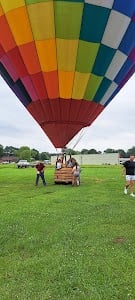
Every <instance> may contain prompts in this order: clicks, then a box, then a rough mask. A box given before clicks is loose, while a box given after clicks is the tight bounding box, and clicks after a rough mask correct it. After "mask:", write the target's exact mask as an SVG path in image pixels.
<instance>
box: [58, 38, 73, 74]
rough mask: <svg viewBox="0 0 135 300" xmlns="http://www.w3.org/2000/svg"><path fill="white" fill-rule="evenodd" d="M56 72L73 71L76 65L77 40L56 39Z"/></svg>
mask: <svg viewBox="0 0 135 300" xmlns="http://www.w3.org/2000/svg"><path fill="white" fill-rule="evenodd" d="M56 42H57V61H58V70H61V71H74V70H75V64H76V56H77V48H78V40H64V39H57V40H56Z"/></svg>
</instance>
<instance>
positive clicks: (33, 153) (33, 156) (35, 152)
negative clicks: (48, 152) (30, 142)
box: [31, 149, 39, 160]
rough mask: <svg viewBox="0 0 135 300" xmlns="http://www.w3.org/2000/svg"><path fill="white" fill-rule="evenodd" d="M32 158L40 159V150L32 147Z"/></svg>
mask: <svg viewBox="0 0 135 300" xmlns="http://www.w3.org/2000/svg"><path fill="white" fill-rule="evenodd" d="M31 158H33V159H35V160H38V159H39V151H38V150H36V149H31Z"/></svg>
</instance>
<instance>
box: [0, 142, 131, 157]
mask: <svg viewBox="0 0 135 300" xmlns="http://www.w3.org/2000/svg"><path fill="white" fill-rule="evenodd" d="M64 151H65V152H66V154H67V155H69V154H71V155H77V154H101V153H119V156H120V157H124V158H126V157H129V156H130V155H134V156H135V146H133V147H131V148H130V149H128V150H127V151H125V150H123V149H111V148H107V149H106V150H104V151H103V152H102V151H97V150H96V149H82V150H81V151H76V150H73V149H70V148H67V149H64ZM52 155H56V153H49V152H41V153H40V152H39V151H38V150H37V149H30V148H29V147H28V146H22V147H20V148H16V147H13V146H6V147H4V146H3V145H1V144H0V158H2V157H4V156H6V157H8V158H9V160H10V158H11V157H13V156H14V157H16V158H17V159H18V160H19V159H27V160H28V161H31V160H50V158H51V156H52Z"/></svg>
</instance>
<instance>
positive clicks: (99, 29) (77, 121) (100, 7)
mask: <svg viewBox="0 0 135 300" xmlns="http://www.w3.org/2000/svg"><path fill="white" fill-rule="evenodd" d="M134 72H135V0H130V1H129V0H85V1H84V0H61V1H60V0H54V1H53V0H25V1H24V0H14V1H9V0H1V1H0V74H1V76H2V77H3V78H4V80H5V81H6V82H7V84H8V85H9V87H10V88H11V89H12V91H13V92H14V93H15V95H16V96H17V97H18V99H19V100H20V101H21V102H22V104H23V105H24V106H25V107H26V109H27V110H28V112H29V113H30V114H31V115H32V116H33V118H34V119H35V120H36V121H37V123H38V124H39V125H40V126H41V128H42V129H43V131H44V132H45V133H46V135H47V136H48V137H49V139H50V140H51V142H52V143H53V145H54V146H55V147H56V148H63V147H65V146H66V145H67V143H68V142H69V141H70V140H71V139H72V138H73V137H74V136H75V135H76V134H77V133H78V132H79V131H80V130H81V129H82V128H84V127H87V126H90V125H91V124H92V122H93V121H94V120H95V119H96V118H97V117H98V115H99V114H100V113H101V112H102V111H103V110H104V108H105V107H106V106H107V105H108V104H109V103H110V102H111V101H112V99H113V98H114V97H115V96H116V94H117V93H118V92H119V91H120V89H121V88H122V87H123V86H124V85H125V84H126V82H127V81H128V80H129V78H130V77H131V76H132V75H133V73H134Z"/></svg>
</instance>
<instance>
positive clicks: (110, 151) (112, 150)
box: [104, 148, 117, 153]
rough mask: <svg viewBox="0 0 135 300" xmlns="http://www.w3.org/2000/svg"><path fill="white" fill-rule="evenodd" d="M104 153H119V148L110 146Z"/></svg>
mask: <svg viewBox="0 0 135 300" xmlns="http://www.w3.org/2000/svg"><path fill="white" fill-rule="evenodd" d="M104 153H117V150H115V149H111V148H108V149H106V150H104Z"/></svg>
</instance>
